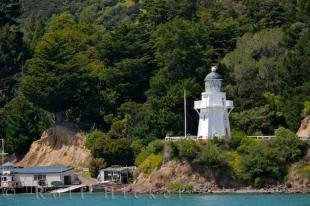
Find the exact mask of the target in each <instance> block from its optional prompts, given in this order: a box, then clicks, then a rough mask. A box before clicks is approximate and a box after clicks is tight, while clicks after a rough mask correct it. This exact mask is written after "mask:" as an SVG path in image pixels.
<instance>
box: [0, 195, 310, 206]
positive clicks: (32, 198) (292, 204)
mask: <svg viewBox="0 0 310 206" xmlns="http://www.w3.org/2000/svg"><path fill="white" fill-rule="evenodd" d="M24 205H25V206H39V205H43V206H52V205H55V206H56V205H57V206H58V205H59V206H60V205H61V206H97V205H100V206H116V205H126V206H127V205H135V206H148V205H149V206H158V205H168V206H174V205H190V206H196V205H207V206H226V205H227V206H258V205H259V206H261V205H262V206H310V194H291V195H240V194H229V195H228V194H225V195H181V196H179V195H171V196H168V197H165V196H163V195H155V196H153V197H150V196H149V195H139V196H137V197H134V196H132V195H127V196H125V197H124V196H122V195H114V196H113V197H112V196H110V195H108V196H106V195H105V194H104V193H92V194H90V193H85V194H84V195H83V196H82V195H81V194H72V195H71V196H70V195H69V194H62V195H61V196H60V197H54V196H52V195H50V194H44V197H38V196H36V195H34V194H17V195H15V196H10V197H6V196H3V195H1V196H0V206H24Z"/></svg>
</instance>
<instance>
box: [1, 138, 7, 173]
mask: <svg viewBox="0 0 310 206" xmlns="http://www.w3.org/2000/svg"><path fill="white" fill-rule="evenodd" d="M6 154H7V153H4V139H3V138H2V139H1V167H2V165H3V164H4V156H5V155H6ZM3 173H4V168H3V167H2V175H3Z"/></svg>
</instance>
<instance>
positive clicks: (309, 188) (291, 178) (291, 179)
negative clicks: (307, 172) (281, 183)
mask: <svg viewBox="0 0 310 206" xmlns="http://www.w3.org/2000/svg"><path fill="white" fill-rule="evenodd" d="M306 165H310V164H309V163H304V162H303V163H301V162H298V163H295V164H294V165H292V166H291V167H290V168H289V173H288V179H287V183H288V184H290V186H291V188H292V189H293V190H296V191H303V192H310V179H309V178H308V177H304V176H303V175H302V174H301V171H300V170H301V168H302V167H305V166H306Z"/></svg>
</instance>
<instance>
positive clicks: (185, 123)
mask: <svg viewBox="0 0 310 206" xmlns="http://www.w3.org/2000/svg"><path fill="white" fill-rule="evenodd" d="M186 126H187V122H186V90H185V89H184V137H185V138H186V137H187V135H186V133H187V128H186Z"/></svg>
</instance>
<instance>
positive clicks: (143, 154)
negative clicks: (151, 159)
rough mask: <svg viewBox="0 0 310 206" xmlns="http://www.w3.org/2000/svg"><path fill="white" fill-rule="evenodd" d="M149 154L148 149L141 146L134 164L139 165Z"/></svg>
mask: <svg viewBox="0 0 310 206" xmlns="http://www.w3.org/2000/svg"><path fill="white" fill-rule="evenodd" d="M149 155H150V153H149V151H148V150H147V149H146V148H143V149H142V150H141V152H140V153H139V154H138V156H137V157H136V159H135V165H136V166H139V165H140V164H141V163H142V162H143V161H144V160H145V159H146V158H147V157H148V156H149Z"/></svg>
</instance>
